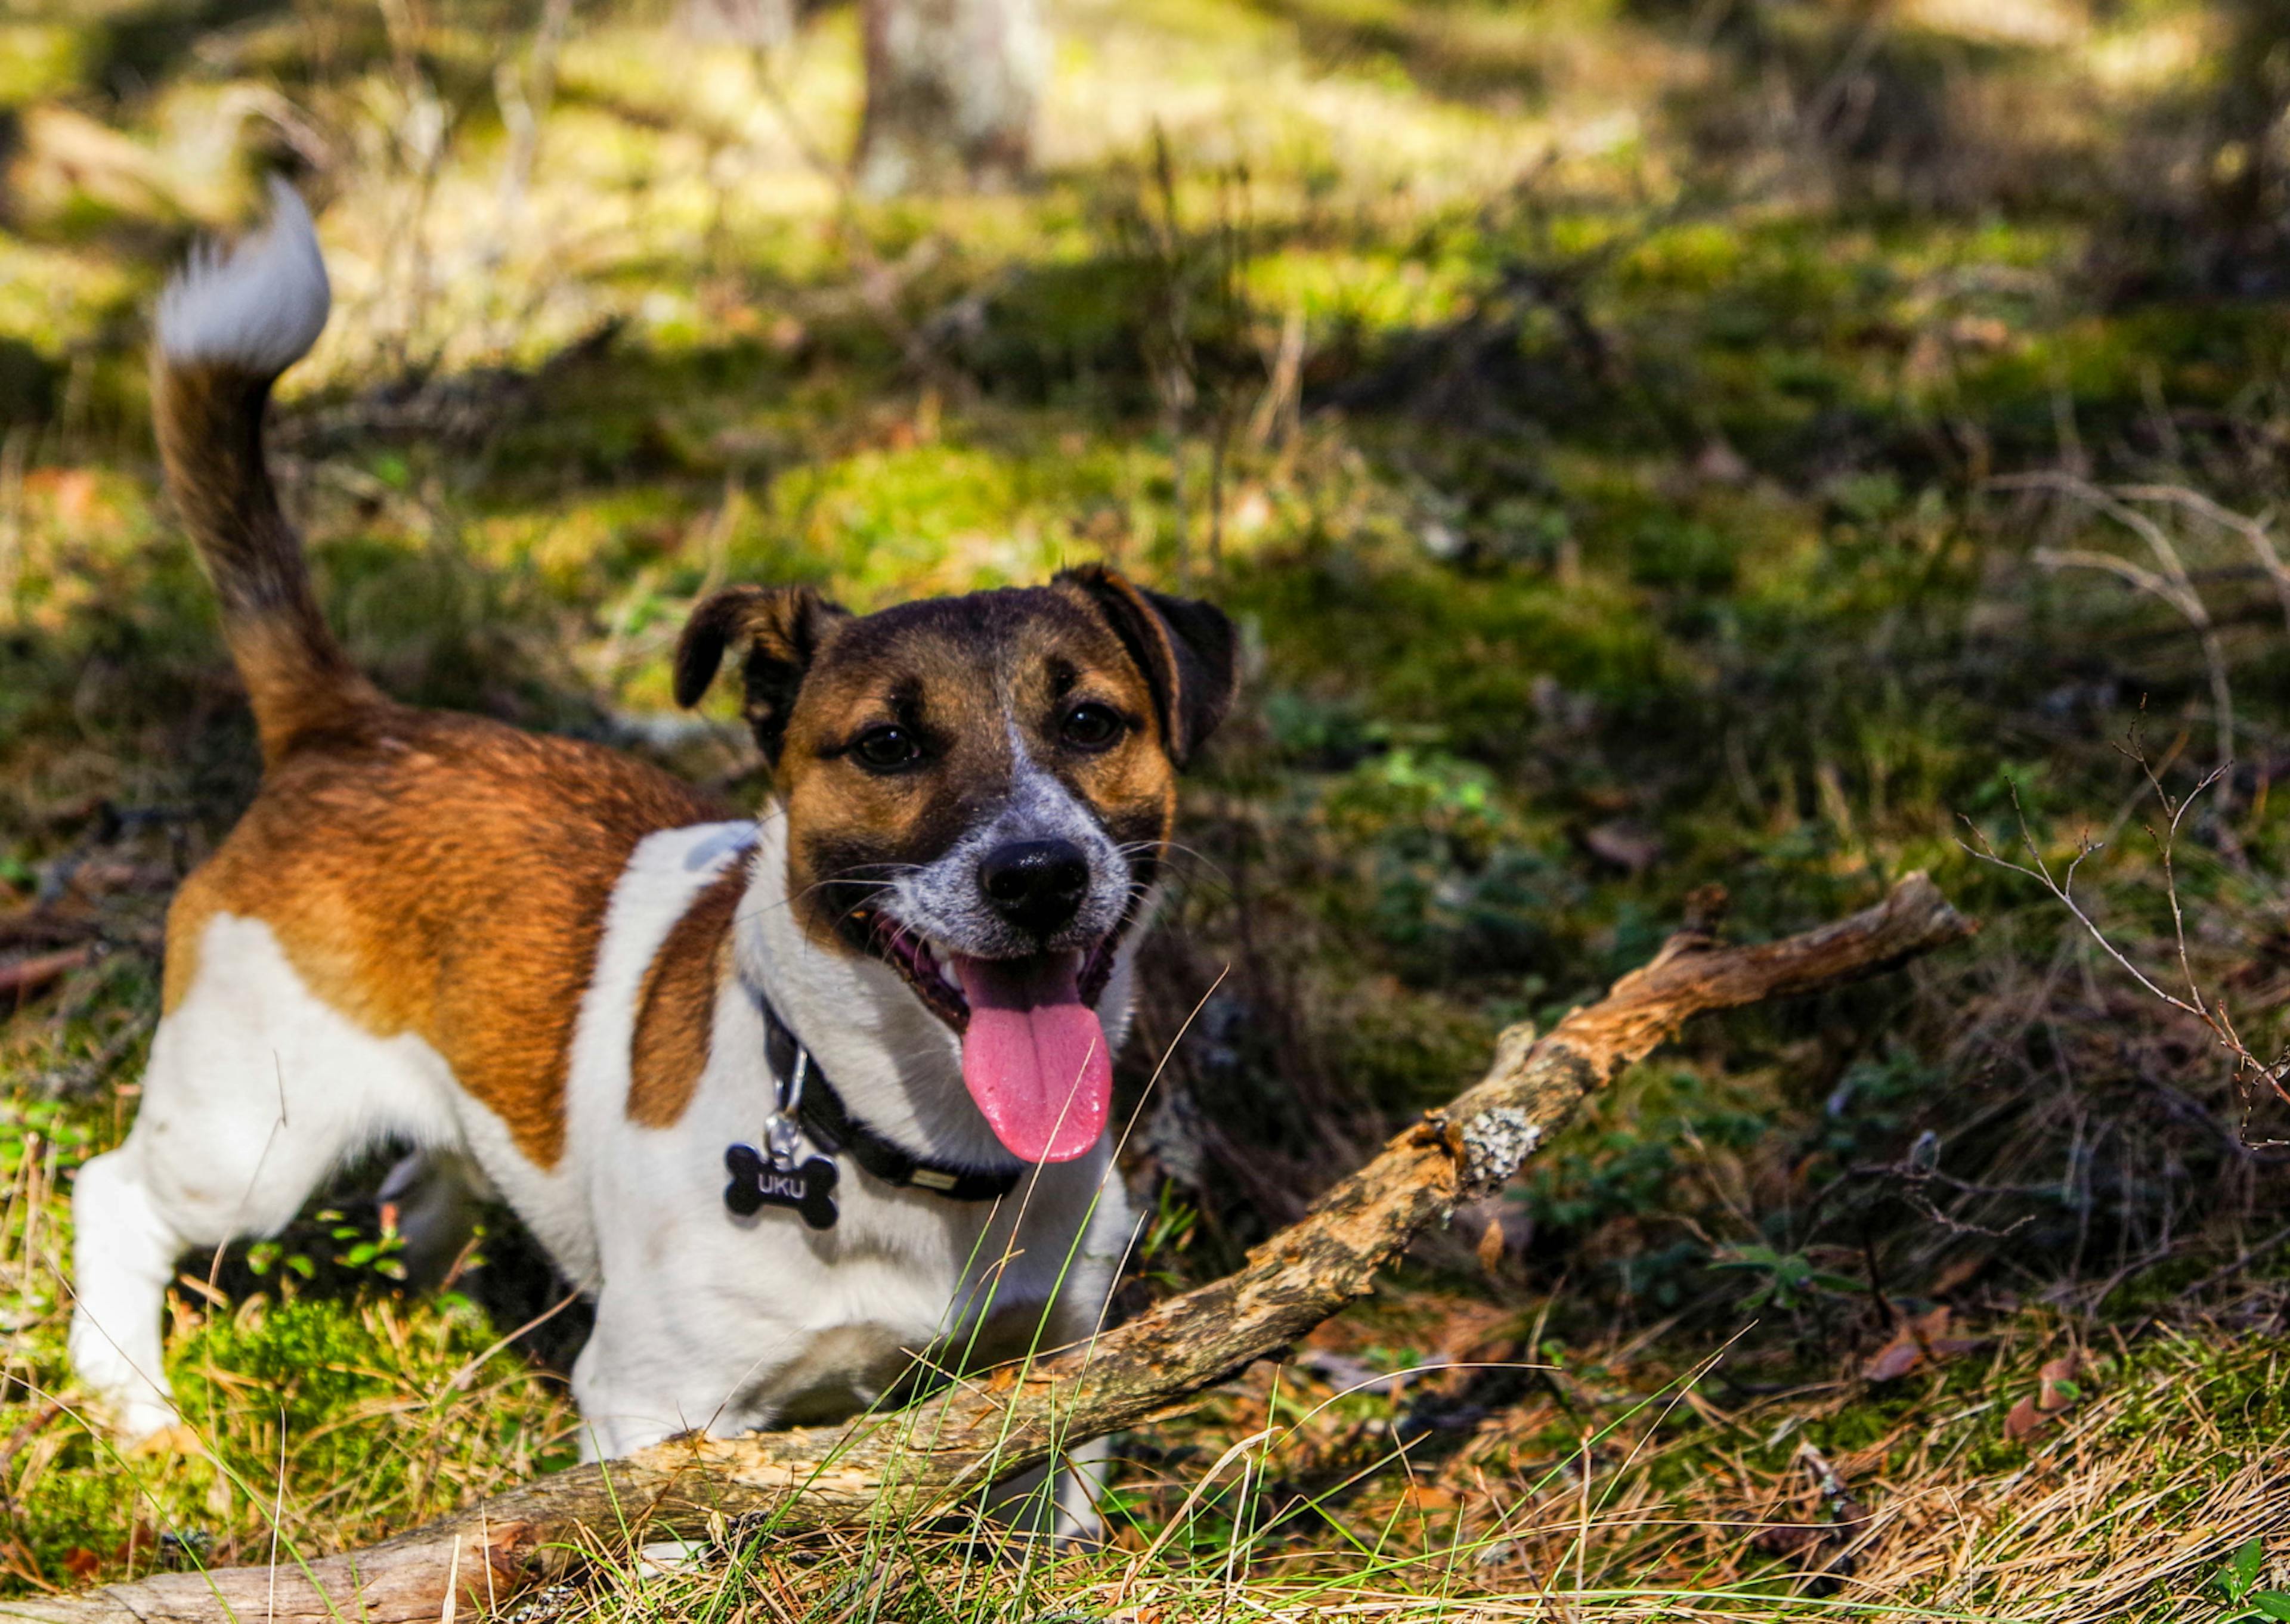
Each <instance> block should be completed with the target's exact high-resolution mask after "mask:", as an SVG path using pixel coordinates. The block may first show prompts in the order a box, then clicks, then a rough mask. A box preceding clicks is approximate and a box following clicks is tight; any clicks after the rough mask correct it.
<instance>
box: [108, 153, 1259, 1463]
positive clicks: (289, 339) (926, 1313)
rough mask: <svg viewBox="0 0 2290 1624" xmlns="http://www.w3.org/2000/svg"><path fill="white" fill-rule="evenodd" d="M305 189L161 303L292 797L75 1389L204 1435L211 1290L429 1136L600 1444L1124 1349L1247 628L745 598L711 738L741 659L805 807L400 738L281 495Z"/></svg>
mask: <svg viewBox="0 0 2290 1624" xmlns="http://www.w3.org/2000/svg"><path fill="white" fill-rule="evenodd" d="M274 191H275V194H276V212H275V215H274V218H273V220H272V222H271V224H270V226H269V227H268V230H267V231H266V232H265V233H264V234H262V235H260V236H256V237H254V238H252V239H251V240H249V241H248V242H246V243H244V244H241V245H240V246H239V248H238V249H237V250H236V252H233V253H230V254H228V255H223V254H218V253H213V252H208V253H205V254H203V255H200V256H197V257H195V258H194V260H193V261H192V263H191V264H190V266H189V267H188V269H187V270H186V271H185V272H184V273H183V274H182V275H180V276H178V277H177V279H176V280H175V281H174V282H173V283H172V284H171V285H170V286H169V288H168V290H167V292H166V293H165V295H164V297H163V299H162V300H161V302H160V306H159V313H158V344H157V355H156V362H155V366H154V409H155V412H156V419H157V426H158V435H159V444H160V447H161V451H162V452H163V455H164V460H165V463H166V469H167V476H168V482H169V486H170V489H171V490H172V493H173V495H174V499H175V500H176V503H177V505H178V506H179V508H180V510H181V513H182V516H183V518H184V520H185V522H186V524H188V527H189V529H190V531H191V533H192V535H193V536H194V538H195V539H196V542H197V545H198V548H199V552H200V555H201V556H202V557H203V558H204V561H205V564H206V566H207V569H208V571H209V572H210V573H211V574H212V577H213V580H214V584H215V587H216V589H217V591H218V593H219V594H220V598H221V604H222V617H223V628H224V632H225V635H226V636H227V638H228V642H229V645H230V650H231V653H232V655H233V657H234V658H235V660H236V662H237V665H238V668H239V670H240V672H241V674H242V675H243V676H244V679H245V683H246V686H247V690H248V692H249V694H250V696H251V697H252V701H253V707H254V715H255V719H256V722H257V724H258V726H259V728H260V735H261V744H262V752H263V758H264V773H263V780H262V787H261V790H260V794H259V795H258V796H256V798H255V800H254V803H253V804H252V806H250V807H249V808H248V809H247V812H246V814H245V816H244V818H243V819H241V820H240V821H239V823H238V825H237V827H236V828H235V829H233V831H232V832H231V835H230V836H229V838H228V840H227V841H225V842H224V844H223V845H222V846H221V848H220V850H218V851H217V852H215V853H214V855H213V856H212V858H211V859H210V860H208V861H207V862H206V863H205V864H204V866H203V867H201V868H199V869H198V870H197V872H196V873H195V874H193V875H192V876H191V877H190V878H189V879H188V880H187V881H186V882H185V883H184V884H183V887H182V890H181V892H180V893H179V894H178V896H177V897H176V899H175V901H174V905H173V908H172V911H171V912H170V914H169V916H168V921H167V956H166V972H165V984H164V1017H163V1019H162V1020H161V1022H160V1025H159V1028H158V1033H157V1036H156V1038H155V1039H154V1041H153V1044H152V1050H151V1062H150V1068H149V1070H148V1072H147V1073H146V1074H145V1077H144V1083H143V1094H142V1105H141V1108H140V1113H139V1115H138V1116H137V1118H136V1122H135V1125H134V1130H133V1132H132V1133H131V1134H130V1135H129V1136H128V1139H127V1141H126V1142H125V1143H124V1145H122V1146H121V1147H120V1148H118V1149H116V1150H114V1151H112V1152H110V1153H109V1154H108V1155H105V1156H98V1157H96V1158H95V1159H94V1160H92V1161H91V1162H90V1163H88V1164H87V1165H86V1166H85V1167H84V1168H83V1169H82V1170H81V1171H80V1173H79V1177H78V1183H77V1187H76V1194H75V1196H74V1205H73V1210H74V1214H75V1217H76V1223H77V1228H78V1251H77V1262H76V1276H77V1280H76V1288H77V1304H76V1313H75V1315H74V1318H73V1324H72V1332H71V1353H72V1357H73V1360H74V1362H75V1364H76V1366H77V1368H78V1371H79V1373H80V1375H81V1377H82V1379H83V1380H84V1382H85V1383H86V1385H87V1386H88V1387H89V1388H92V1390H93V1392H94V1393H95V1394H96V1395H97V1396H99V1398H100V1400H101V1401H102V1403H103V1404H104V1405H105V1407H106V1408H107V1409H108V1412H109V1415H110V1418H111V1420H112V1421H113V1422H114V1424H115V1425H116V1427H117V1428H118V1429H119V1430H120V1431H121V1432H122V1433H124V1434H126V1435H129V1436H144V1435H149V1434H153V1433H156V1432H159V1431H161V1430H163V1429H166V1428H172V1427H173V1426H175V1425H177V1424H178V1420H177V1416H176V1412H175V1410H174V1407H173V1405H172V1401H171V1399H170V1396H169V1391H168V1387H167V1381H166V1377H165V1375H164V1371H163V1369H162V1366H161V1361H160V1319H161V1312H162V1299H163V1294H164V1292H165V1290H166V1287H167V1284H168V1282H169V1281H170V1280H171V1279H172V1276H173V1274H174V1270H175V1268H176V1266H177V1260H178V1258H179V1257H180V1254H182V1253H184V1252H187V1251H188V1250H189V1249H191V1248H194V1247H198V1248H205V1247H212V1246H216V1245H219V1244H222V1243H224V1242H226V1241H228V1240H231V1239H232V1238H234V1237H237V1236H252V1235H260V1234H263V1233H265V1232H268V1231H274V1230H276V1229H277V1228H279V1227H280V1226H282V1225H284V1223H286V1222H287V1220H290V1219H291V1218H292V1217H293V1215H294V1214H295V1212H296V1211H297V1210H298V1209H299V1208H300V1206H301V1205H302V1204H303V1203H304V1202H305V1201H306V1200H307V1199H308V1197H309V1196H310V1195H311V1193H312V1192H313V1190H314V1189H315V1188H316V1187H317V1186H318V1184H319V1182H320V1181H321V1180H324V1178H325V1177H326V1176H327V1174H328V1173H329V1172H330V1171H331V1170H332V1169H334V1168H336V1167H338V1166H339V1165H340V1164H342V1163H343V1162H344V1161H345V1160H346V1159H348V1158H350V1157H353V1156H356V1155H358V1154H359V1153H361V1152H362V1151H365V1150H367V1149H369V1148H372V1147H374V1146H376V1145H379V1144H380V1143H383V1142H385V1141H388V1140H399V1141H410V1142H411V1143H412V1145H413V1146H415V1147H417V1148H420V1150H421V1151H423V1152H425V1153H427V1154H428V1156H430V1158H431V1159H432V1161H433V1163H434V1164H437V1165H440V1166H444V1167H448V1168H450V1167H453V1166H466V1167H468V1168H469V1169H470V1170H471V1174H472V1176H473V1177H475V1178H478V1179H481V1180H482V1181H483V1183H484V1185H489V1186H490V1187H491V1188H492V1190H494V1191H496V1192H498V1193H499V1195H500V1196H501V1197H503V1198H505V1199H506V1200H507V1201H508V1204H509V1205H510V1206H511V1207H513V1208H514V1209H515V1210H516V1212H517V1214H518V1215H519V1216H520V1217H521V1218H522V1219H523V1220H524V1222H525V1223H526V1224H527V1225H528V1226H529V1227H530V1228H531V1229H532V1232H533V1234H534V1235H535V1236H538V1237H539V1239H540V1241H541V1243H542V1244H544V1245H545V1246H546V1247H547V1248H548V1252H549V1253H550V1254H551V1256H552V1257H553V1258H554V1259H555V1260H556V1263H557V1264H558V1265H559V1266H560V1267H561V1268H563V1270H564V1274H565V1275H566V1276H567V1277H568V1278H570V1279H571V1280H573V1282H575V1283H577V1284H579V1285H581V1287H583V1288H584V1289H586V1290H587V1291H589V1292H592V1293H593V1294H594V1297H595V1300H596V1330H595V1332H594V1334H593V1335H592V1337H591V1338H590V1340H589V1344H588V1346H587V1348H586V1349H585V1350H584V1351H583V1352H582V1353H581V1357H580V1360H579V1363H578V1364H577V1365H576V1367H575V1369H574V1372H573V1391H574V1394H575V1396H576V1397H577V1398H578V1400H579V1403H580V1407H581V1416H582V1419H583V1421H584V1424H585V1427H586V1428H587V1431H588V1435H589V1444H588V1447H589V1451H590V1452H592V1453H597V1454H604V1455H613V1454H620V1453H623V1452H628V1451H630V1450H633V1449H636V1448H638V1447H640V1446H642V1445H645V1444H651V1443H653V1442H654V1441H656V1440H659V1439H661V1438H663V1437H666V1436H670V1435H672V1434H676V1433H679V1432H683V1431H685V1430H687V1429H693V1428H704V1429H706V1430H707V1431H709V1432H710V1433H714V1434H717V1435H719V1436H720V1435H727V1434H733V1433H737V1432H741V1431H745V1430H748V1429H750V1428H764V1427H771V1426H774V1425H784V1424H791V1423H794V1422H797V1421H808V1420H827V1419H832V1418H835V1417H837V1416H841V1415H847V1414H849V1413H851V1412H853V1411H854V1410H856V1409H859V1408H861V1407H862V1406H865V1405H867V1404H869V1403H871V1402H873V1401H874V1400H875V1399H876V1398H877V1396H879V1395H881V1394H883V1393H884V1392H885V1389H886V1388H890V1387H891V1386H892V1385H893V1383H894V1382H896V1381H897V1380H899V1379H900V1377H901V1374H902V1372H906V1371H908V1370H909V1368H910V1366H911V1364H912V1362H913V1361H914V1360H915V1359H916V1358H917V1356H931V1357H936V1358H943V1359H946V1360H948V1361H949V1362H950V1363H951V1362H957V1361H958V1360H966V1361H967V1362H969V1363H973V1364H975V1363H978V1362H982V1361H985V1360H990V1359H992V1358H994V1357H997V1356H1008V1355H1009V1354H1011V1353H1012V1352H1013V1351H1023V1350H1024V1349H1026V1348H1029V1347H1030V1346H1036V1345H1042V1346H1048V1345H1057V1344H1064V1343H1069V1342H1072V1341H1074V1340H1077V1339H1079V1338H1081V1337H1084V1336H1085V1335H1087V1334H1089V1333H1090V1332H1092V1331H1093V1328H1094V1327H1095V1326H1096V1325H1097V1324H1098V1323H1099V1321H1100V1319H1101V1315H1102V1313H1103V1310H1104V1305H1105V1300H1106V1297H1107V1294H1108V1292H1109V1288H1110V1285H1111V1283H1112V1278H1113V1275H1114V1272H1115V1270H1116V1269H1117V1266H1118V1263H1119V1260H1120V1255H1121V1253H1122V1252H1123V1251H1124V1249H1125V1246H1126V1244H1127V1241H1128V1238H1129V1233H1130V1220H1129V1218H1128V1216H1127V1214H1126V1212H1125V1206H1124V1203H1123V1201H1122V1198H1121V1193H1120V1186H1119V1183H1118V1180H1117V1179H1116V1178H1114V1177H1113V1176H1112V1175H1111V1172H1110V1166H1109V1164H1110V1144H1109V1140H1110V1134H1109V1129H1108V1124H1107V1116H1108V1107H1109V1095H1110V1090H1111V1070H1110V1065H1109V1059H1110V1051H1111V1050H1112V1048H1113V1047H1114V1045H1115V1044H1118V1043H1119V1042H1120V1040H1121V1037H1122V1035H1123V1032H1124V1029H1125V1027H1126V1025H1127V1021H1128V1011H1129V1004H1130V997H1131V982H1132V969H1133V952H1134V948H1135V943H1136V937H1137V928H1136V927H1137V926H1138V924H1139V923H1140V921H1141V917H1142V916H1143V915H1144V914H1145V913H1146V912H1147V910H1148V908H1149V904H1150V899H1151V897H1152V894H1153V891H1154V887H1155V884H1156V882H1157V877H1158V876H1159V874H1160V872H1161V867H1162V864H1163V862H1164V860H1165V855H1166V852H1167V843H1168V839H1169V833H1170V824H1171V820H1172V816H1173V812H1174V808H1175V803H1176V790H1175V772H1176V770H1177V769H1178V767H1179V766H1180V765H1181V764H1182V763H1183V762H1184V760H1185V758H1186V757H1187V756H1189V754H1190V753H1191V752H1192V751H1193V750H1194V749H1195V748H1197V747H1198V746H1199V744H1200V743H1201V741H1202V740H1203V739H1204V738H1205V736H1206V735H1207V734H1208V733H1209V732H1210V731H1211V730H1212V729H1213V728H1214V727H1215V726H1216V724H1217V722H1218V720H1219V718H1220V717H1221V715H1222V713H1223V712H1224V710H1225V708H1226V706H1227V704H1228V702H1229V698H1230V695H1231V692H1232V688H1233V649H1234V644H1233V635H1232V629H1231V627H1230V624H1229V622H1228V621H1227V620H1226V619H1225V617H1224V616H1223V615H1222V614H1221V613H1220V612H1217V611H1216V610H1214V609H1212V608H1210V607H1208V606H1206V605H1205V604H1197V603H1190V602H1185V601H1181V600H1177V599H1173V598H1168V597H1164V596H1159V595H1157V594H1155V593H1151V592H1147V591H1143V590H1141V589H1140V588H1136V587H1134V586H1133V585H1132V584H1130V583H1129V582H1128V581H1126V580H1124V579H1123V578H1122V577H1120V576H1119V575H1117V574H1116V573H1114V572H1110V571H1109V570H1104V569H1098V568H1084V569H1077V570H1070V571H1068V572H1065V573H1064V574H1061V575H1060V576H1059V577H1058V578H1057V579H1056V580H1053V582H1052V583H1051V584H1050V585H1048V586H1046V587H1041V588H1029V589H1025V590H1005V591H997V592H985V593H979V594H976V595H973V596H967V597H960V598H951V599H939V600H933V601H927V602H921V603H915V604H906V605H903V606H901V607H897V608H893V609H888V610H885V611H883V612H879V613H877V614H872V615H868V616H863V617H860V616H853V615H851V614H848V613H846V612H844V611H843V610H841V609H839V608H837V607H836V606H835V605H833V604H829V603H826V602H823V601H821V599H820V598H819V597H818V596H815V595H814V594H813V593H812V592H811V591H809V590H807V589H805V588H778V589H765V588H755V587H735V588H732V589H730V590H728V591H725V592H721V593H718V594H717V595H716V596H713V597H710V598H709V599H708V600H707V601H706V602H704V603H702V604H701V605H700V606H699V608H698V610H697V611H696V612H695V613H694V614H693V619H692V622H691V624H690V626H689V627H688V628H686V630H685V634H684V636H683V640H682V643H681V644H680V645H679V647H678V649H677V664H676V688H677V699H678V700H680V701H681V702H682V703H684V704H686V705H690V704H693V703H694V702H696V701H697V700H699V699H700V697H701V694H702V693H703V692H704V691H705V690H706V689H707V687H708V685H709V681H710V679H711V678H712V677H713V676H714V674H715V672H716V669H717V664H718V662H719V661H720V660H721V659H722V658H723V656H724V654H725V652H726V651H727V650H737V651H740V652H741V654H742V656H743V666H742V671H741V675H742V676H743V677H744V680H745V686H746V710H745V714H746V716H747V719H748V721H749V724H751V725H752V727H753V729H754V731H755V735H756V739H757V742H758V743H759V744H760V746H761V747H762V748H763V750H764V753H765V756H768V757H769V758H770V760H771V762H772V764H773V768H774V785H775V794H774V796H773V798H772V800H771V801H770V802H769V804H767V805H766V806H765V809H764V812H763V813H762V815H761V816H760V817H759V818H758V819H757V820H734V819H730V818H728V817H727V814H726V813H725V812H724V811H723V810H722V809H720V808H718V807H717V806H716V805H714V804H711V803H710V802H709V800H708V799H707V798H706V797H705V796H702V795H701V794H699V793H698V792H696V791H695V790H693V789H692V788H689V787H687V786H686V785H685V784H683V783H680V782H678V781H677V780H674V779H672V778H670V777H669V776H667V775H665V774H663V773H661V772H657V771H655V770H653V768H651V767H649V766H646V765H644V764H641V763H638V762H636V761H633V760H630V759H628V758H626V757H623V756H618V755H615V754H613V753H612V752H610V751H607V750H605V749H601V748H596V747H593V746H590V745H588V744H584V743H580V742H577V741H574V740H565V739H555V738H544V737H539V736H535V735H532V734H528V733H524V732H517V731H516V730H513V729H511V728H508V727H505V726H502V725H500V724H495V723H492V722H488V721H484V720H480V719H478V718H476V717H473V716H454V715H444V714H437V713H432V712H425V711H420V710H414V709H412V708H407V707H405V706H402V705H398V704H396V703H393V702H392V701H390V700H388V699H386V698H384V697H383V696H382V695H381V693H380V692H378V691H377V690H376V689H374V688H373V687H372V685H371V684H369V683H367V682H366V681H365V679H364V678H363V677H362V676H359V675H358V674H357V673H356V671H355V670H353V669H352V668H350V666H349V664H348V660H346V658H345V657H344V654H343V652H342V650H341V648H340V645H339V644H337V643H336V642H335V640H334V638H333V637H332V635H331V634H330V633H329V631H328V630H327V628H326V626H325V624H324V620H322V619H321V617H320V615H319V612H318V610H317V607H316V601H315V599H314V597H313V596H312V592H311V588H310V584H309V580H308V574H307V572H306V570H305V566H304V563H303V559H302V554H301V549H300V543H299V541H298V540H297V538H296V536H295V534H294V532H293V531H292V528H291V527H290V526H289V525H288V524H287V523H286V521H285V519H284V517H283V516H282V515H281V513H280V511H279V508H278V505H277V502H276V497H275V495H274V493H273V491H272V488H271V484H270V482H269V479H268V475H267V474H266V472H265V469H264V464H263V453H262V442H261V423H262V417H263V412H264V410H265V406H266V404H267V402H268V396H269V390H270V386H271V383H272V381H273V380H275V379H276V377H277V375H278V374H279V373H280V372H283V371H284V369H285V368H286V367H287V366H288V365H290V364H292V363H293V362H294V361H295V360H296V359H298V358H299V357H300V356H301V355H302V354H303V353H304V352H305V351H306V350H307V349H308V348H309V347H310V345H311V344H312V343H313V342H314V341H315V340H316V338H317V336H318V332H319V330H320V329H321V328H322V327H323V326H324V323H325V319H326V312H327V303H328V292H327V284H326V276H325V268H324V263H323V261H322V260H321V259H320V257H319V253H318V248H317V243H316V236H315V235H314V234H313V232H312V230H311V227H310V220H309V216H308V212H306V211H305V210H304V208H303V206H302V204H301V202H300V199H299V198H297V197H296V196H294V195H293V194H292V191H290V190H288V189H287V188H284V187H283V186H279V187H276V188H274ZM767 1127H768V1130H769V1131H768V1132H767ZM727 1164H728V1167H729V1172H730V1183H729V1184H728V1186H727V1183H726V1178H727Z"/></svg>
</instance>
